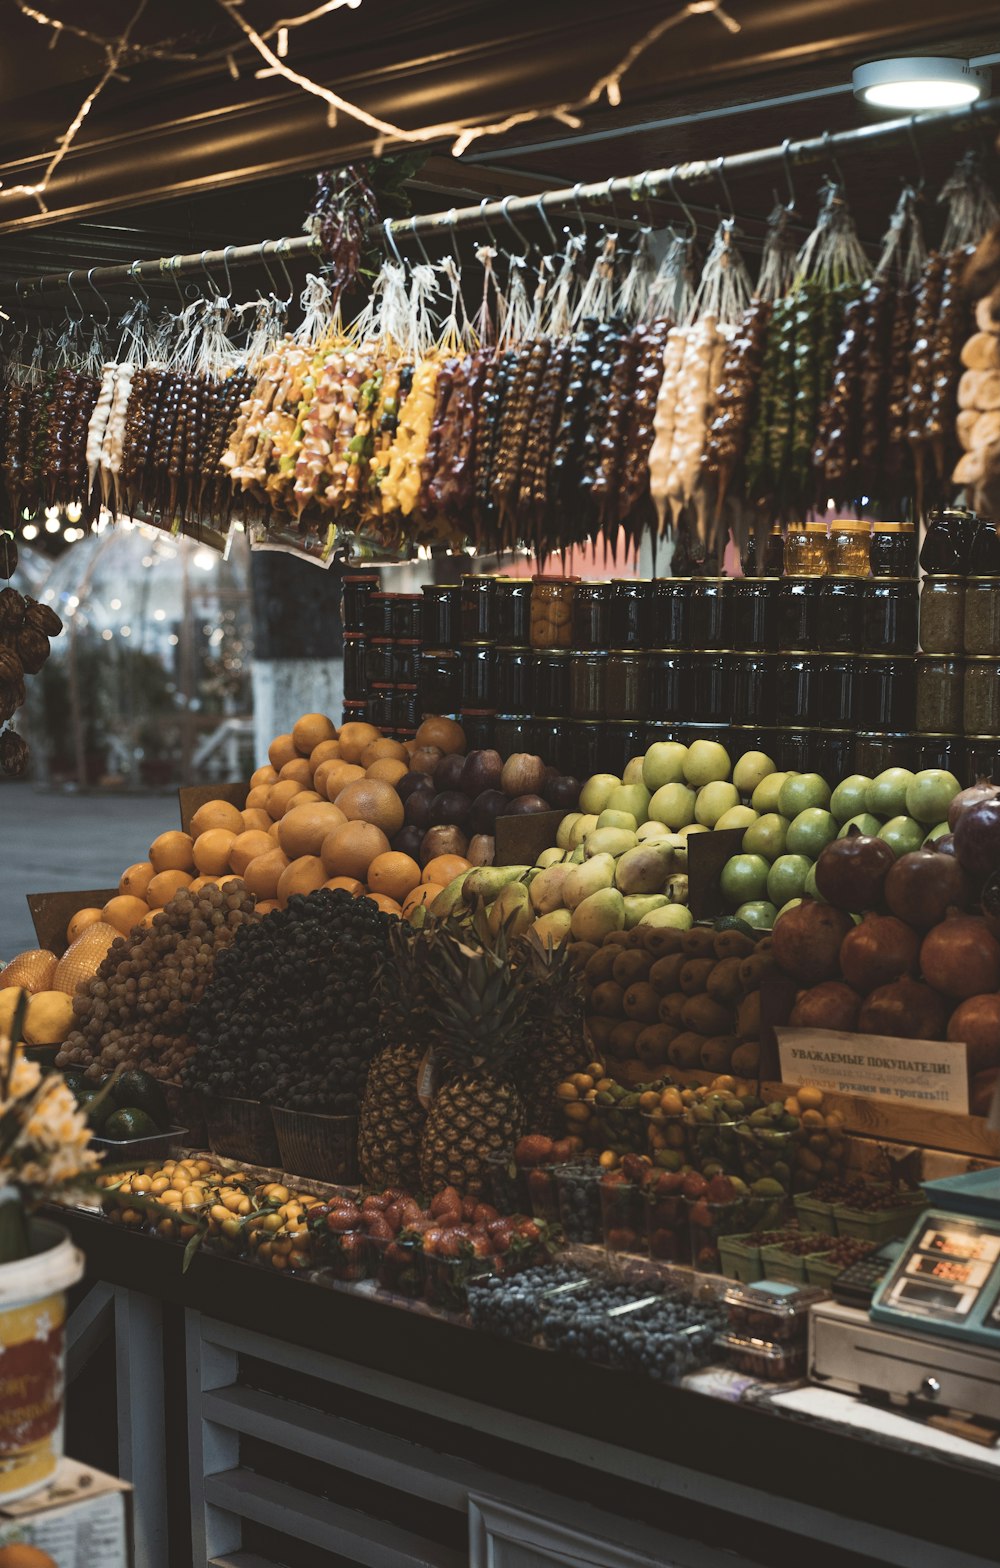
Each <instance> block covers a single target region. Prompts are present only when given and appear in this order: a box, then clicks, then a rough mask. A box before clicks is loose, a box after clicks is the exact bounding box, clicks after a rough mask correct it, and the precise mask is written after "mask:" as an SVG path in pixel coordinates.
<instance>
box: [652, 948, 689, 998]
mask: <svg viewBox="0 0 1000 1568" xmlns="http://www.w3.org/2000/svg"><path fill="white" fill-rule="evenodd" d="M687 961H688V960H687V958H686V957H685V956H684V954H683V953H671V954H670V955H669V957H667V958H658V959H657V960H656V962H655V963H654V964H653V966H652V968H651V969H650V971H649V983H650V985H652V986H655V987H656V989H657V991H659V993H660V995H661V996H667V995H669V993H670V992H671V991H676V990H677V986H678V984H679V983H680V974H681V970H682V969H683V968H684V965H685V964H686V963H687Z"/></svg>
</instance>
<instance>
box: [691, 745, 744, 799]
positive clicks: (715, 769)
mask: <svg viewBox="0 0 1000 1568" xmlns="http://www.w3.org/2000/svg"><path fill="white" fill-rule="evenodd" d="M731 771H732V763H731V762H730V760H729V753H728V751H727V750H726V748H725V746H722V745H720V744H719V742H718V741H717V740H696V741H692V742H691V745H690V746H689V747H688V754H687V756H686V757H685V758H684V777H685V779H686V780H687V782H688V783H689V784H692V785H693V786H694V788H695V789H703V788H704V787H705V785H706V784H718V783H720V782H721V781H722V780H723V779H728V777H729V775H730V772H731ZM738 795H739V792H738V791H737V798H738Z"/></svg>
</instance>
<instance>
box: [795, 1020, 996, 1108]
mask: <svg viewBox="0 0 1000 1568" xmlns="http://www.w3.org/2000/svg"><path fill="white" fill-rule="evenodd" d="M775 1033H776V1034H777V1036H778V1051H779V1055H780V1059H781V1077H782V1081H783V1082H784V1083H787V1084H814V1085H815V1086H816V1088H817V1089H830V1090H833V1091H835V1092H836V1093H837V1094H866V1095H870V1096H872V1097H873V1098H874V1099H877V1100H894V1101H896V1103H897V1104H899V1105H922V1106H923V1107H924V1108H925V1109H926V1110H935V1111H950V1112H951V1113H952V1114H953V1115H959V1116H965V1115H966V1114H967V1113H968V1109H969V1072H968V1065H967V1061H966V1054H965V1047H964V1046H962V1045H953V1044H950V1043H949V1042H948V1041H945V1040H894V1039H892V1038H890V1037H889V1036H888V1035H877V1034H841V1033H840V1032H839V1030H836V1029H792V1028H785V1029H776V1030H775Z"/></svg>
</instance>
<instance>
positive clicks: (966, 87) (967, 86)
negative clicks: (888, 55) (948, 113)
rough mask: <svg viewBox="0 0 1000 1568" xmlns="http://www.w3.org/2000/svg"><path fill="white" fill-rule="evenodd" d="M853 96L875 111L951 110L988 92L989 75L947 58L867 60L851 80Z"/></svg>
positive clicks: (942, 56)
mask: <svg viewBox="0 0 1000 1568" xmlns="http://www.w3.org/2000/svg"><path fill="white" fill-rule="evenodd" d="M853 86H854V96H855V98H860V99H861V100H862V101H863V102H864V103H870V104H874V105H875V106H876V108H879V109H954V108H957V107H958V106H959V105H960V104H963V103H975V101H976V99H977V98H985V97H986V96H987V95H988V93H989V90H990V73H989V71H986V70H983V68H982V67H981V66H974V65H970V63H969V61H968V60H956V59H953V58H952V57H951V56H950V55H938V54H933V55H908V56H903V57H900V58H899V59H894V60H870V61H869V62H868V64H867V65H859V66H857V67H856V68H855V70H854V76H853Z"/></svg>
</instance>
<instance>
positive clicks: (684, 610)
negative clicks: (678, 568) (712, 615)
mask: <svg viewBox="0 0 1000 1568" xmlns="http://www.w3.org/2000/svg"><path fill="white" fill-rule="evenodd" d="M690 585H691V579H690V577H656V578H654V580H653V611H652V614H653V638H652V640H653V644H654V645H655V646H656V647H657V648H689V647H690V646H691V638H690V633H689V629H688V589H689V587H690Z"/></svg>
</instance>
